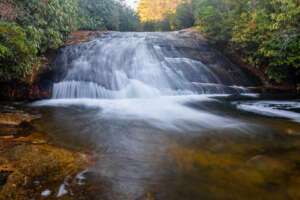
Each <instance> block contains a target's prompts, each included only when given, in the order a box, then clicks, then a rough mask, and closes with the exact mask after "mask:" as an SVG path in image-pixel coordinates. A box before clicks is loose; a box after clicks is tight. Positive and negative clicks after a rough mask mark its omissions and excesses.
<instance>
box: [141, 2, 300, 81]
mask: <svg viewBox="0 0 300 200" xmlns="http://www.w3.org/2000/svg"><path fill="white" fill-rule="evenodd" d="M155 2H158V0H157V1H153V0H152V1H150V0H142V1H141V3H140V6H139V15H140V16H141V19H142V22H144V29H149V25H151V29H153V30H174V29H182V28H187V27H191V26H197V27H199V29H200V31H201V32H202V33H204V34H205V35H206V37H208V38H209V39H210V41H211V42H214V43H217V44H222V45H225V46H227V47H229V48H230V50H233V51H235V52H237V53H239V54H240V55H241V57H242V59H243V60H244V61H245V62H247V63H249V64H251V65H252V66H254V67H257V68H260V69H261V70H262V71H265V73H266V74H267V75H268V76H269V78H270V79H272V80H274V81H276V82H282V81H284V80H287V79H289V78H290V77H294V79H295V77H297V76H298V78H299V76H300V26H299V24H300V1H299V0H268V1H266V0H261V1H259V0H183V1H181V3H180V4H179V5H177V7H176V9H175V10H174V9H173V10H172V12H165V13H164V14H163V15H162V16H161V15H160V16H155V17H156V18H151V17H152V16H153V15H152V12H151V11H154V10H155V9H154V8H153V7H155V6H157V3H155ZM174 2H176V3H178V1H174ZM158 5H164V4H158ZM149 19H152V21H151V23H150V21H149ZM145 21H146V22H147V23H145ZM298 82H299V81H298Z"/></svg>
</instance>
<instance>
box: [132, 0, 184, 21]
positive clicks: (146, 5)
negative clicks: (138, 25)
mask: <svg viewBox="0 0 300 200" xmlns="http://www.w3.org/2000/svg"><path fill="white" fill-rule="evenodd" d="M183 1H184V0H140V1H139V3H138V8H137V12H138V15H139V17H140V20H141V21H142V22H147V21H161V20H163V19H164V17H165V15H166V14H168V13H175V12H176V7H177V6H178V5H179V4H180V3H182V2H183Z"/></svg>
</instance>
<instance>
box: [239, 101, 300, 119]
mask: <svg viewBox="0 0 300 200" xmlns="http://www.w3.org/2000/svg"><path fill="white" fill-rule="evenodd" d="M236 104H237V107H238V108H239V109H241V110H245V111H248V112H252V113H256V114H260V115H264V116H269V117H283V118H287V119H291V120H293V121H296V122H300V113H298V112H295V111H292V110H291V109H300V102H298V101H249V102H237V103H236Z"/></svg>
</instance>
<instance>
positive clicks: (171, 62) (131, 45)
mask: <svg viewBox="0 0 300 200" xmlns="http://www.w3.org/2000/svg"><path fill="white" fill-rule="evenodd" d="M203 56H206V57H203ZM203 61H206V64H204V62H203ZM56 64H57V65H59V67H62V68H66V69H68V70H67V73H66V74H65V77H64V78H63V80H62V81H61V82H58V83H56V84H55V85H54V88H53V98H54V99H66V98H67V99H69V98H99V99H103V98H108V99H120V98H148V97H158V96H174V95H191V94H211V93H214V94H216V93H217V94H220V93H240V92H243V91H244V89H243V88H240V87H235V86H233V85H239V84H240V85H245V84H247V79H246V78H245V76H244V74H243V73H242V72H241V71H240V70H239V69H238V68H237V67H236V66H234V65H232V64H231V63H229V62H228V61H226V60H225V59H224V58H222V57H220V56H219V55H218V54H217V53H216V52H214V51H213V50H210V49H209V48H208V47H207V44H206V43H199V42H198V41H196V40H193V39H189V38H182V37H180V34H179V33H178V32H174V33H116V32H115V33H109V34H106V35H104V36H102V37H99V38H97V39H95V40H93V41H91V42H88V43H84V44H81V45H78V46H70V47H67V48H65V49H63V53H62V54H61V55H60V56H59V57H58V58H57V61H56Z"/></svg>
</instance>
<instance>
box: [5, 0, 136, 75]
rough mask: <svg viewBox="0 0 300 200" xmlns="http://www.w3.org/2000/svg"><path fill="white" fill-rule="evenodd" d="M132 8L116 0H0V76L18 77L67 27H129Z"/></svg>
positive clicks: (58, 42)
mask: <svg viewBox="0 0 300 200" xmlns="http://www.w3.org/2000/svg"><path fill="white" fill-rule="evenodd" d="M137 26H138V17H137V16H136V14H135V12H134V11H133V10H131V9H130V8H128V7H127V6H125V5H124V4H122V3H120V2H119V1H117V0H26V1H24V0H1V1H0V80H11V79H22V78H24V77H25V76H26V75H27V74H30V73H31V72H32V70H34V68H37V67H38V66H39V65H40V61H41V59H40V57H41V55H42V54H43V53H45V52H46V51H47V50H48V49H56V48H58V47H60V46H61V45H62V43H63V41H64V40H65V39H66V37H67V36H68V34H69V33H70V32H71V31H74V30H79V29H88V30H121V31H133V30H136V29H137Z"/></svg>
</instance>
